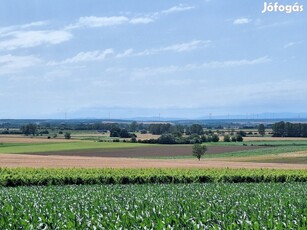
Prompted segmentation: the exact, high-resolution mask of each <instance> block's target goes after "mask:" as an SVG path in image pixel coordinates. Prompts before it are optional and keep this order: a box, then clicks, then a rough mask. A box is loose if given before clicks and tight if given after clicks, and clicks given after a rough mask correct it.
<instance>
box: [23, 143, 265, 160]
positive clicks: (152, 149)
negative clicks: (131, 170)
mask: <svg viewBox="0 0 307 230" xmlns="http://www.w3.org/2000/svg"><path fill="white" fill-rule="evenodd" d="M259 148H263V147H260V146H208V151H207V152H206V154H219V153H227V152H237V151H243V150H251V149H259ZM27 154H31V155H33V154H35V155H59V156H81V157H127V158H129V157H132V158H138V157H145V158H146V157H178V156H179V157H180V156H192V146H187V145H183V146H178V145H173V146H170V145H167V146H161V145H154V146H145V147H136V148H121V149H117V148H114V149H88V150H73V151H61V152H59V151H57V152H42V153H39V152H38V153H27Z"/></svg>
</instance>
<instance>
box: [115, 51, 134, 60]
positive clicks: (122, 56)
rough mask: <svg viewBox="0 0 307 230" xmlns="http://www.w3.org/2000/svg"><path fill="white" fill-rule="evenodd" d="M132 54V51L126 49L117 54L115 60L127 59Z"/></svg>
mask: <svg viewBox="0 0 307 230" xmlns="http://www.w3.org/2000/svg"><path fill="white" fill-rule="evenodd" d="M132 54H133V49H127V50H125V51H124V52H122V53H119V54H117V55H116V56H115V57H116V58H124V57H129V56H131V55H132Z"/></svg>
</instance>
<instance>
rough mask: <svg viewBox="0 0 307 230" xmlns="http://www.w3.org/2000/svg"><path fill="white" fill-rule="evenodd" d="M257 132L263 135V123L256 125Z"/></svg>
mask: <svg viewBox="0 0 307 230" xmlns="http://www.w3.org/2000/svg"><path fill="white" fill-rule="evenodd" d="M258 133H259V134H260V135H261V136H264V135H265V127H264V124H260V125H259V126H258Z"/></svg>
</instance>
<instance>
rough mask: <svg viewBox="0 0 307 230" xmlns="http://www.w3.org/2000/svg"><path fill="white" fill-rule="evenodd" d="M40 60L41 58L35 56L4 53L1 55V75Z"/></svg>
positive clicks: (19, 69) (35, 63) (37, 62)
mask: <svg viewBox="0 0 307 230" xmlns="http://www.w3.org/2000/svg"><path fill="white" fill-rule="evenodd" d="M40 62H41V60H40V59H39V58H37V57H35V56H13V55H11V54H7V55H2V56H0V75H5V74H11V73H16V72H19V71H21V70H22V69H25V68H28V67H31V66H34V65H37V64H39V63H40Z"/></svg>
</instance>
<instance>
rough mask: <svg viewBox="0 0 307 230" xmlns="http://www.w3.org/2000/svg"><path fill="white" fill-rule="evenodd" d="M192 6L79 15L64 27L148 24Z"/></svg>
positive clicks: (192, 7) (68, 28) (189, 8)
mask: <svg viewBox="0 0 307 230" xmlns="http://www.w3.org/2000/svg"><path fill="white" fill-rule="evenodd" d="M194 8H195V7H194V6H185V5H182V4H180V5H178V6H173V7H171V8H169V9H167V10H162V11H158V12H154V13H149V14H143V15H141V16H138V17H132V18H129V17H126V16H110V17H97V16H86V17H80V18H79V20H78V22H77V23H76V24H72V25H68V26H66V27H65V29H66V30H71V29H77V28H82V27H90V28H91V27H92V28H93V27H107V26H117V25H123V24H134V25H136V24H148V23H152V22H154V21H155V20H157V19H159V18H160V17H161V16H162V15H168V14H171V13H176V12H182V11H187V10H191V9H194Z"/></svg>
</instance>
